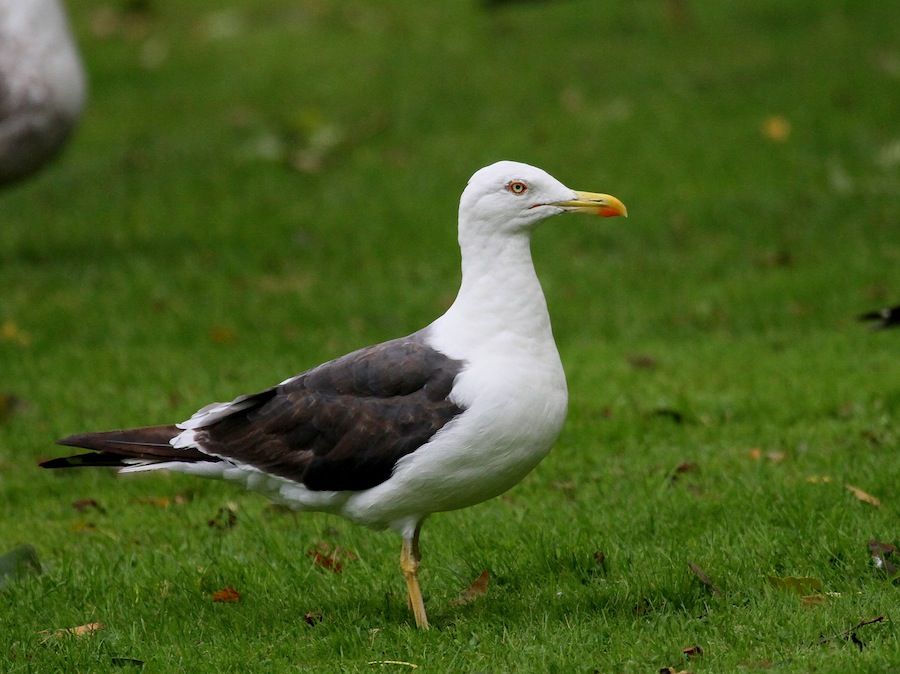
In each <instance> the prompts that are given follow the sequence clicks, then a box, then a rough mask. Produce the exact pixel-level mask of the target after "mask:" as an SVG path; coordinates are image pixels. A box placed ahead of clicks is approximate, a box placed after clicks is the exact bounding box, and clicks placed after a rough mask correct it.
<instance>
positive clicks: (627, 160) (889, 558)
mask: <svg viewBox="0 0 900 674" xmlns="http://www.w3.org/2000/svg"><path fill="white" fill-rule="evenodd" d="M70 4H71V5H72V12H73V16H72V18H73V24H74V27H75V29H76V32H77V34H78V37H79V41H80V44H81V48H82V51H83V55H84V58H85V61H86V66H87V69H88V71H89V73H90V83H91V92H90V104H89V107H88V109H87V110H86V114H85V117H84V119H83V122H82V124H81V127H80V129H79V131H78V133H77V135H76V136H75V137H74V139H73V142H72V143H71V144H70V146H69V147H68V148H67V150H66V152H65V154H64V155H63V156H62V157H61V158H60V159H59V161H57V162H56V163H54V164H53V165H52V166H50V167H49V168H48V169H47V170H46V171H44V172H43V173H41V174H40V175H39V176H37V177H35V178H34V179H33V180H31V181H29V182H27V183H24V184H21V185H16V186H14V187H13V188H8V189H6V190H5V191H3V192H2V193H0V555H2V554H3V553H4V552H6V551H8V550H10V549H12V548H14V547H15V546H16V545H19V544H30V545H32V546H34V549H35V551H36V553H37V555H38V557H39V560H40V565H41V567H42V573H40V574H20V575H21V577H18V578H16V579H14V580H12V581H10V582H7V583H6V584H5V586H4V587H3V588H2V589H0V670H2V671H4V672H40V673H41V674H44V673H46V672H57V671H58V672H70V671H80V672H88V671H91V672H94V671H97V672H106V671H110V672H127V671H139V670H140V669H143V671H144V672H175V671H184V672H217V673H225V672H246V671H260V672H290V671H303V672H306V671H310V672H336V671H349V672H406V671H413V668H414V666H415V667H417V669H416V670H415V671H420V672H512V671H517V672H604V673H605V672H658V671H659V670H660V669H662V668H666V667H672V668H673V671H681V670H687V671H690V672H694V673H700V672H742V671H746V672H756V671H765V670H772V671H777V672H812V671H815V672H854V671H860V672H874V671H886V670H888V669H890V668H892V667H897V666H900V629H898V627H897V624H898V621H900V612H898V608H897V607H898V606H900V595H898V593H900V587H898V584H897V583H896V582H892V578H891V575H890V574H889V573H887V572H886V571H885V568H884V567H885V566H891V565H892V564H895V565H898V566H900V552H893V553H890V552H886V550H887V549H889V548H888V546H882V547H881V548H877V547H876V553H878V555H880V556H881V558H882V559H883V560H884V561H885V562H886V564H882V565H881V566H882V568H878V565H877V564H876V560H875V559H874V558H873V552H872V551H871V550H870V547H869V543H870V541H878V542H881V543H884V544H891V545H893V544H898V543H900V518H898V515H900V492H898V486H900V454H898V451H900V427H898V424H897V420H898V410H900V333H898V332H897V331H880V332H879V331H872V330H869V329H868V328H866V327H865V326H863V325H861V324H860V323H859V322H858V321H857V320H856V315H857V314H859V313H861V312H862V311H865V310H868V309H873V308H877V307H880V306H883V305H886V304H893V303H896V302H897V301H900V124H898V121H900V7H898V5H897V4H896V3H891V2H868V1H866V0H863V1H861V2H837V1H836V2H821V1H819V0H794V1H793V2H791V3H784V2H779V1H777V0H739V1H736V2H729V3H716V2H712V0H709V1H706V2H701V1H699V0H697V1H695V2H688V1H687V0H668V1H665V2H664V1H662V0H657V1H652V2H651V1H649V0H648V1H646V2H640V3H634V2H625V1H621V2H608V3H597V2H587V1H586V0H570V1H562V0H559V1H557V2H520V3H514V2H510V3H494V4H491V3H479V2H475V0H466V1H462V0H460V1H457V2H446V3H423V2H396V3H372V2H366V1H363V0H349V1H347V2H340V3H338V2H326V1H322V0H261V1H257V2H251V1H250V0H244V1H243V2H232V3H220V2H213V0H179V1H176V0H141V1H131V2H120V3H113V2H109V1H107V2H98V1H95V0H85V1H84V2H78V3H70ZM504 158H505V159H517V160H520V161H526V162H528V163H532V164H535V165H538V166H541V167H543V168H545V169H547V170H548V171H550V172H551V173H552V174H554V175H555V176H556V177H558V178H559V179H561V180H562V181H563V182H565V183H567V184H569V185H570V186H572V187H573V188H576V189H584V190H591V191H603V192H609V193H612V194H615V195H616V196H618V197H620V198H621V199H622V200H623V201H624V202H625V203H626V204H627V205H628V207H629V213H630V216H631V217H630V218H629V219H628V220H599V219H591V218H588V217H581V218H579V217H572V216H570V217H567V218H565V219H558V220H550V221H548V222H547V223H545V225H544V226H543V227H542V228H541V229H540V231H538V232H537V234H536V236H535V239H534V244H533V248H534V255H535V261H536V264H537V267H538V272H539V274H540V277H541V279H542V282H543V285H544V290H545V293H546V295H547V299H548V303H549V305H550V311H551V315H552V317H553V320H554V331H555V334H556V338H557V342H558V345H559V350H560V353H561V356H562V360H563V363H564V365H565V368H566V372H567V376H568V379H569V391H570V400H571V404H570V412H569V418H568V421H567V424H566V427H565V429H564V431H563V434H562V436H561V437H560V439H559V441H558V443H557V445H556V447H555V449H554V450H553V452H552V453H551V454H550V456H549V457H548V458H547V459H546V460H545V461H544V462H543V463H542V464H541V465H540V466H539V467H538V468H537V470H535V471H534V473H533V474H532V475H530V476H529V477H528V478H527V479H526V480H525V481H523V482H522V483H521V484H520V485H519V486H517V487H516V488H515V489H513V490H511V491H510V492H509V493H508V494H506V495H504V496H503V497H501V498H498V499H495V500H493V501H490V502H487V503H484V504H481V505H479V506H476V507H473V508H470V509H467V510H464V511H459V512H454V513H448V514H441V515H436V516H434V517H433V518H431V519H430V520H429V521H428V523H427V525H426V526H425V528H424V532H423V538H422V548H423V556H424V560H423V569H422V582H423V590H424V593H425V598H426V603H427V605H428V608H429V617H430V618H431V620H432V623H433V627H434V629H432V630H431V631H430V632H427V633H423V632H419V631H417V630H416V629H415V627H414V623H413V621H412V617H411V615H410V614H409V612H408V611H407V607H406V600H405V588H404V585H403V581H402V578H401V575H400V573H399V570H398V567H397V560H398V555H399V549H400V544H399V539H398V538H397V537H396V536H394V535H393V534H389V533H379V532H372V531H368V530H364V529H361V528H359V527H355V526H353V525H350V524H349V523H346V522H344V521H342V520H339V519H337V518H334V517H331V516H326V515H321V514H291V513H288V512H284V511H282V510H280V509H277V508H273V507H272V506H270V505H269V504H268V503H267V502H266V501H265V500H264V499H263V498H262V497H260V496H258V495H255V494H251V493H244V492H241V491H238V490H236V489H235V488H233V487H232V486H231V485H228V484H223V483H219V482H213V481H204V480H197V479H190V478H187V477H184V476H178V475H167V474H152V475H148V476H134V477H129V478H118V477H116V476H115V475H114V474H112V473H111V472H107V471H104V470H99V471H59V472H50V471H42V470H39V469H38V468H37V462H38V461H39V460H42V459H46V458H50V457H52V456H57V455H59V454H60V453H61V452H62V451H63V450H61V448H57V447H55V446H54V445H53V441H54V439H56V438H58V437H62V436H64V435H68V434H70V433H74V432H77V431H84V430H103V429H107V428H117V427H125V426H133V425H145V424H151V423H162V422H168V421H177V420H180V419H184V418H186V417H187V416H189V415H190V414H191V413H192V412H193V411H194V410H196V409H197V408H198V407H200V406H201V405H203V404H205V403H207V402H209V401H211V400H228V399H231V398H232V397H234V396H235V395H237V394H239V393H244V392H251V391H254V390H257V389H260V388H264V387H267V386H269V385H271V384H273V383H276V382H278V381H281V380H282V379H284V378H285V377H286V376H288V375H290V374H292V373H295V372H299V371H301V370H303V369H305V368H307V367H310V366H312V365H315V364H316V363H319V362H321V361H322V360H325V359H327V358H330V357H334V356H336V355H340V354H342V353H344V352H346V351H349V350H351V349H353V348H356V347H359V346H363V345H366V344H370V343H374V342H377V341H381V340H385V339H388V338H391V337H395V336H399V335H402V334H406V333H408V332H411V331H413V330H416V329H418V328H419V327H421V326H423V325H425V324H426V323H428V322H430V321H431V320H432V319H433V318H434V317H436V316H437V315H438V314H440V313H441V312H442V311H443V310H444V309H445V308H446V307H447V306H448V304H449V302H450V301H451V300H452V298H453V295H454V291H455V289H456V284H457V283H458V251H457V248H456V244H455V240H456V234H455V214H456V204H457V200H458V197H459V193H460V192H461V190H462V188H463V186H464V185H465V182H466V180H467V179H468V177H469V175H471V173H472V172H473V171H475V170H476V169H477V168H479V167H480V166H483V165H485V164H487V163H490V162H492V161H495V160H497V159H504ZM851 487H852V488H853V489H851ZM876 499H877V500H876ZM879 549H880V550H881V552H880V553H879V552H878V550H879ZM316 552H319V557H318V558H317V557H316ZM329 555H332V557H329ZM876 556H877V555H876ZM330 559H334V561H336V562H339V564H340V569H338V567H337V566H336V565H333V564H330V563H329V561H328V560H330ZM317 562H318V563H317ZM691 565H693V566H691ZM329 567H331V568H329ZM484 569H487V570H488V572H489V579H490V580H489V585H488V589H487V592H486V593H485V594H483V596H478V597H475V598H474V599H473V600H471V601H463V602H460V601H458V599H459V597H460V595H461V593H463V591H464V590H465V589H466V588H467V587H468V586H469V584H470V583H471V582H472V581H473V580H474V579H475V578H477V577H478V576H479V574H480V573H481V572H482V570H484ZM338 571H339V572H338ZM225 588H233V589H234V590H236V591H237V593H238V594H239V596H240V598H239V601H234V602H217V601H213V596H214V594H215V593H216V592H219V591H221V590H224V589H225ZM232 598H234V597H232ZM876 618H881V620H879V621H877V622H871V623H870V624H862V625H861V623H863V622H865V621H870V620H873V619H876ZM90 623H102V625H103V629H99V630H96V631H94V632H91V633H89V634H85V635H83V636H80V637H76V636H71V635H58V634H55V633H54V631H55V630H59V629H62V628H71V627H76V626H83V625H87V624H90ZM695 646H696V647H699V649H694V648H693V647H695ZM683 649H688V651H687V654H686V653H685V652H684V651H683ZM692 649H693V650H692ZM701 650H702V654H701V653H700V651H701ZM691 653H693V654H691Z"/></svg>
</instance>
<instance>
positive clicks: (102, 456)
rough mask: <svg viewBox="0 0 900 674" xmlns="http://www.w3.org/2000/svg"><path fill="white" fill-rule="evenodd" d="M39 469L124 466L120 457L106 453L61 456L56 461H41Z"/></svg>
mask: <svg viewBox="0 0 900 674" xmlns="http://www.w3.org/2000/svg"><path fill="white" fill-rule="evenodd" d="M38 465H39V466H40V467H41V468H96V467H99V466H108V467H121V466H124V465H125V464H124V463H123V461H122V457H121V456H116V455H115V454H110V453H108V452H88V453H86V454H76V455H74V456H61V457H59V458H56V459H49V460H47V461H41V462H40V463H39V464H38Z"/></svg>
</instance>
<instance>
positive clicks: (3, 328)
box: [0, 320, 31, 347]
mask: <svg viewBox="0 0 900 674" xmlns="http://www.w3.org/2000/svg"><path fill="white" fill-rule="evenodd" d="M0 342H7V343H9V344H15V345H17V346H23V347H24V346H28V345H29V344H31V335H29V334H28V333H27V332H25V331H24V330H22V329H21V328H20V327H19V326H18V325H17V324H16V323H15V322H14V321H11V320H6V321H4V322H3V323H2V324H0Z"/></svg>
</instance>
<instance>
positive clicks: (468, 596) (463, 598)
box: [450, 569, 491, 606]
mask: <svg viewBox="0 0 900 674" xmlns="http://www.w3.org/2000/svg"><path fill="white" fill-rule="evenodd" d="M490 580H491V574H490V573H488V570H487V569H485V570H484V571H482V572H481V575H480V576H478V578H476V579H475V580H473V581H472V584H471V585H469V587H467V588H466V589H465V590H463V591H462V593H461V594H460V595H459V596H458V597H457V598H456V599H454V600H453V601H451V602H450V605H451V606H463V605H464V604H471V603H472V602H473V601H475V600H476V599H478V598H480V597H483V596H484V595H486V594H487V591H488V583H489V582H490Z"/></svg>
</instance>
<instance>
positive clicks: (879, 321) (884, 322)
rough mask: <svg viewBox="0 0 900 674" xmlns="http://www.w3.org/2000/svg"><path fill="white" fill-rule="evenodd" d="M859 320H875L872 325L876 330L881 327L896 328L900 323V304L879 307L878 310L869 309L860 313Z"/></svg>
mask: <svg viewBox="0 0 900 674" xmlns="http://www.w3.org/2000/svg"><path fill="white" fill-rule="evenodd" d="M859 320H861V321H873V323H872V327H873V328H875V329H876V330H877V329H881V328H896V327H897V326H898V325H900V304H898V305H897V306H894V307H885V308H884V309H878V310H877V311H867V312H866V313H864V314H860V316H859Z"/></svg>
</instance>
